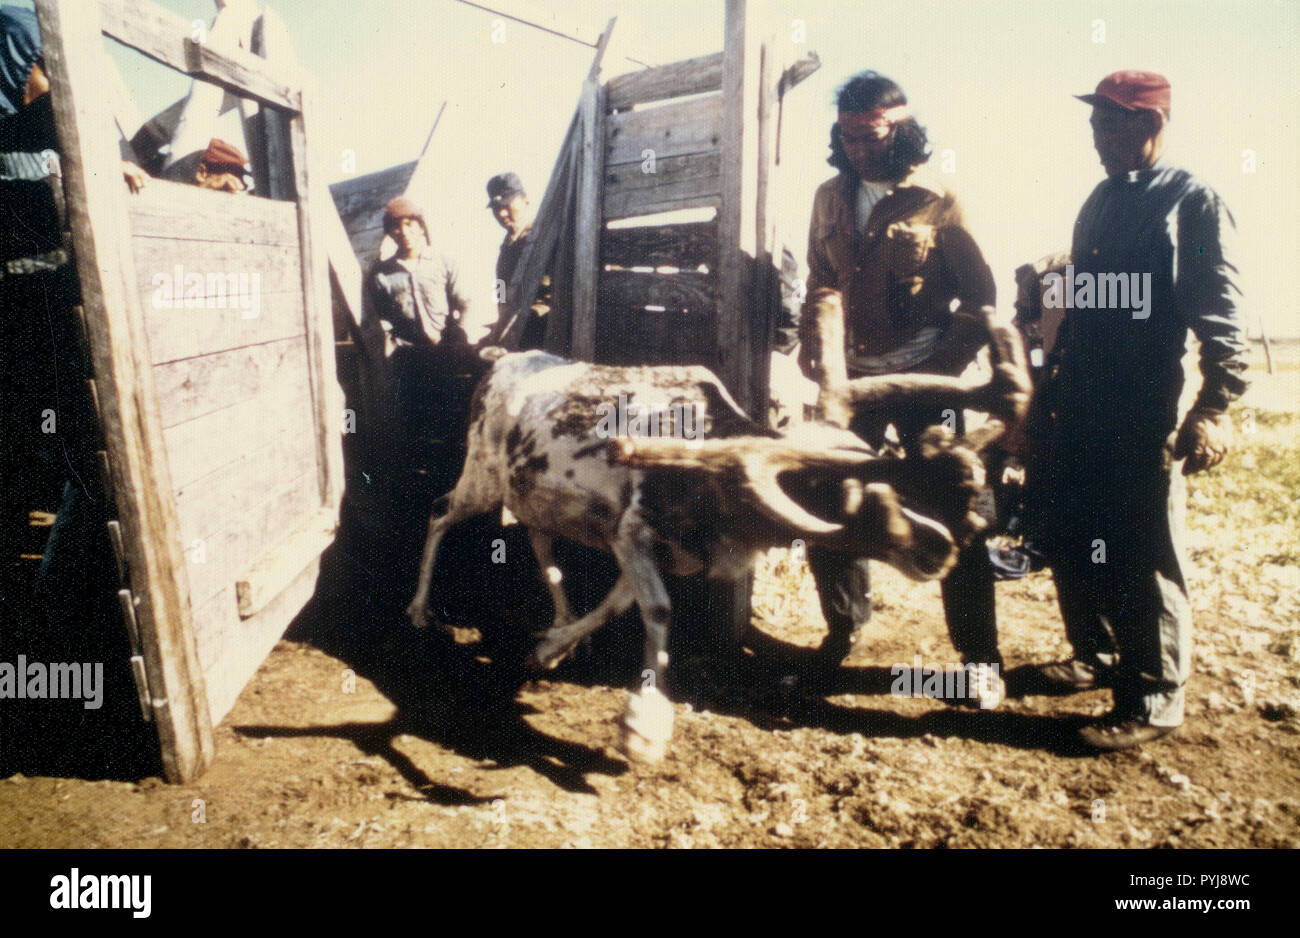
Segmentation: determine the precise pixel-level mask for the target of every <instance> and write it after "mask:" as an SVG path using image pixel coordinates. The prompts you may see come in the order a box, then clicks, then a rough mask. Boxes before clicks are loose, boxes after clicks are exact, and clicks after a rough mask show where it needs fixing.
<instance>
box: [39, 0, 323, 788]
mask: <svg viewBox="0 0 1300 938" xmlns="http://www.w3.org/2000/svg"><path fill="white" fill-rule="evenodd" d="M36 8H37V14H38V17H39V21H40V26H41V32H42V37H43V43H44V56H45V63H46V65H45V67H46V71H47V72H48V73H49V75H50V80H51V87H52V94H53V104H54V114H55V123H56V127H57V131H58V136H59V141H60V146H61V151H62V153H61V155H62V161H63V172H64V177H65V189H66V192H67V195H68V212H69V220H70V224H71V228H72V238H73V248H74V251H75V254H76V260H77V269H78V274H79V277H80V281H81V291H82V307H83V309H82V312H83V314H84V320H85V324H86V330H87V332H88V339H89V345H90V350H91V357H92V364H93V372H94V380H93V385H94V387H93V392H94V396H95V399H96V402H97V407H98V411H99V418H100V423H101V428H102V431H103V437H104V440H105V444H106V452H105V454H104V460H105V462H106V464H107V467H108V476H109V485H110V487H111V490H112V495H113V499H112V501H113V502H114V503H115V505H116V513H117V517H116V519H114V520H113V521H112V522H110V532H111V534H112V535H113V540H114V543H115V545H117V546H120V555H119V557H118V567H119V571H120V572H121V575H122V578H123V582H122V589H121V591H120V593H119V596H120V598H121V599H122V608H123V615H124V619H125V621H126V625H127V628H128V630H129V632H130V635H131V641H132V649H133V652H134V657H133V659H132V664H133V667H134V670H135V673H136V677H137V684H138V685H139V688H140V691H141V701H142V706H143V707H144V711H145V715H146V719H151V720H152V721H153V722H154V725H155V726H156V728H157V732H158V738H159V742H160V746H161V753H162V762H163V768H164V772H165V774H166V776H167V778H168V779H169V780H172V781H185V780H188V779H191V778H193V777H195V776H197V775H198V774H199V773H201V772H202V771H203V770H204V768H206V766H207V765H208V763H209V762H210V761H211V759H212V755H213V735H212V726H213V724H214V723H216V722H218V721H220V719H221V718H222V717H223V716H224V715H225V714H226V713H227V712H228V711H229V710H230V708H231V706H232V705H233V704H234V701H235V698H236V697H237V696H238V694H239V692H240V691H241V690H242V688H243V687H244V685H245V684H246V683H247V681H248V679H249V678H250V677H251V676H252V674H253V672H254V671H255V670H256V668H257V667H258V665H259V664H260V663H261V661H262V660H263V659H264V658H265V656H266V654H267V653H268V652H269V651H270V649H271V647H272V646H273V645H274V643H275V642H276V641H277V640H278V639H279V637H280V636H281V635H282V634H283V633H284V629H285V628H286V626H287V625H288V623H289V621H290V620H291V619H292V618H293V616H294V615H296V614H297V612H298V611H299V610H300V609H301V607H302V605H303V604H304V603H305V601H306V600H307V599H308V598H309V597H310V595H311V593H312V591H313V588H314V584H315V578H316V577H315V575H316V569H317V564H318V561H319V556H320V552H321V550H322V549H323V548H324V547H325V546H326V545H327V544H328V543H329V541H330V539H331V538H332V534H333V530H334V528H335V525H336V521H337V515H338V505H339V500H340V497H341V494H342V488H343V471H342V453H341V448H340V429H341V421H342V419H343V410H342V400H341V396H340V392H339V388H338V384H337V382H336V380H335V377H334V356H333V344H334V336H333V326H332V322H331V308H330V293H329V289H330V285H329V279H328V269H327V263H326V260H325V256H324V250H323V239H324V234H323V231H324V229H323V226H321V224H320V222H321V220H323V219H324V218H325V215H324V212H327V211H328V212H332V211H333V206H332V205H330V204H329V202H328V194H327V191H326V189H325V185H324V177H323V174H321V173H319V172H318V171H317V170H316V168H315V166H314V165H313V164H312V162H311V160H310V159H309V153H308V148H307V139H308V134H309V132H310V130H311V127H312V110H311V101H312V98H311V91H310V90H309V89H308V88H306V87H304V84H305V82H304V78H303V76H302V75H301V74H300V73H299V72H297V70H296V69H291V68H283V67H280V66H277V65H276V64H275V63H271V62H267V61H265V60H263V59H260V58H258V57H256V56H253V55H251V54H249V53H246V52H243V51H241V50H239V49H236V48H226V49H222V48H214V47H213V45H212V44H211V43H204V42H201V41H196V40H195V39H194V38H192V37H191V25H190V23H189V22H188V21H186V20H185V19H183V18H181V17H179V16H176V15H174V14H171V13H169V12H167V11H165V10H163V9H161V8H159V7H156V6H154V5H153V4H151V3H148V2H144V0H91V2H87V0H36ZM103 36H108V37H110V38H112V39H114V40H116V41H118V42H121V43H123V44H124V45H127V46H129V47H131V48H134V49H136V50H138V51H139V52H141V53H143V54H144V55H147V56H149V57H150V58H152V59H154V60H156V61H158V62H161V63H162V64H164V65H167V66H170V67H171V68H174V69H177V70H178V71H181V72H184V73H186V74H188V75H190V76H192V77H194V78H198V79H201V80H204V81H207V82H212V83H214V84H216V85H218V86H220V87H222V88H224V89H226V90H228V91H230V92H231V93H233V94H236V95H239V96H242V97H244V98H248V99H253V100H255V101H256V102H257V103H258V105H259V108H260V110H261V113H262V115H263V116H264V119H263V120H261V121H260V122H259V124H260V126H261V127H262V129H263V131H264V132H265V139H264V140H260V141H257V143H258V149H259V151H262V149H263V148H264V152H265V154H266V165H267V167H268V172H269V173H270V180H268V182H269V183H270V184H269V185H268V186H267V189H268V190H269V191H270V192H271V194H272V195H275V196H277V197H279V198H282V199H286V200H285V201H274V200H272V199H265V198H258V197H253V196H247V195H241V196H236V195H229V194H226V193H218V192H210V191H206V190H200V189H197V188H194V187H190V186H182V185H179V184H176V183H170V182H164V181H162V180H150V181H149V183H148V185H147V186H146V188H145V190H144V192H143V193H141V194H139V195H134V196H132V195H129V194H128V193H127V191H126V188H125V186H124V185H123V184H122V183H121V178H120V173H119V171H118V165H119V160H120V157H119V153H118V148H117V145H116V133H115V131H114V127H113V123H112V116H111V114H110V111H109V108H108V106H107V102H106V101H105V100H104V96H103V92H102V85H101V79H100V74H99V72H100V69H101V67H102V62H103V59H104V50H103V48H102V44H103V38H102V37H103ZM313 220H316V223H315V224H314V223H313ZM196 277H197V279H195V278H196ZM231 278H234V279H231ZM240 278H243V279H240ZM223 281H224V282H223ZM232 291H234V292H238V295H239V296H240V298H241V302H239V303H231V302H228V301H229V299H230V292H232ZM244 291H250V292H247V293H245V292H244ZM182 298H183V302H182V301H181V300H182Z"/></svg>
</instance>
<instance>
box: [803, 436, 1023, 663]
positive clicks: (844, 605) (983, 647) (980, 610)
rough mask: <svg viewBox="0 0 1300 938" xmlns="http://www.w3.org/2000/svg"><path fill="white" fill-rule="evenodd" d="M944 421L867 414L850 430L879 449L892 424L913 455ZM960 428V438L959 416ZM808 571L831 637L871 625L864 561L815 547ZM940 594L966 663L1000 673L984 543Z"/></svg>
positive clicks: (971, 550)
mask: <svg viewBox="0 0 1300 938" xmlns="http://www.w3.org/2000/svg"><path fill="white" fill-rule="evenodd" d="M942 422H943V414H942V413H941V412H932V411H917V412H914V413H911V414H905V415H896V416H895V417H894V418H893V419H886V418H883V417H881V416H880V415H877V414H864V415H862V416H860V417H858V418H855V419H854V421H853V423H852V424H850V427H849V428H850V429H851V430H852V431H853V432H854V433H856V434H857V435H858V436H860V437H862V439H864V440H866V441H867V442H868V443H870V444H871V445H872V446H875V447H877V448H879V447H880V446H882V445H883V443H884V436H885V430H886V428H887V427H888V425H889V424H890V423H893V424H894V428H895V430H896V431H897V433H898V438H899V442H900V443H901V444H902V445H903V447H904V448H905V449H906V450H907V451H909V452H913V451H915V449H916V447H917V439H918V438H919V437H920V435H921V433H922V432H923V431H924V430H925V429H926V428H927V427H930V426H933V425H934V424H938V423H942ZM957 424H958V425H957V427H956V430H957V432H958V433H960V432H962V430H963V427H962V426H961V415H960V414H958V415H957ZM808 567H809V569H811V570H812V575H813V579H814V581H816V583H817V594H818V597H819V598H820V599H821V607H822V615H823V616H825V618H826V627H827V629H828V630H829V631H830V633H831V634H844V633H847V632H852V631H854V630H855V629H858V628H860V627H861V626H863V625H865V624H866V623H867V621H868V620H869V619H870V618H871V574H870V571H869V569H868V561H867V560H866V558H862V557H852V556H849V555H848V554H844V553H841V552H839V551H834V550H829V549H827V548H823V547H817V546H813V547H809V548H808ZM940 592H941V594H942V597H943V613H944V619H945V620H946V621H947V623H948V635H949V637H950V638H951V640H952V644H953V647H954V648H955V649H957V653H958V654H960V655H961V657H962V661H963V662H969V663H983V664H996V665H998V666H999V668H1000V667H1001V666H1002V656H1001V654H1000V653H999V652H998V630H997V615H996V612H995V609H994V599H993V567H992V565H991V564H990V563H989V556H988V548H987V546H986V544H985V540H984V538H982V537H977V538H975V539H974V540H973V541H971V543H970V544H968V545H967V546H966V547H965V548H963V549H962V551H961V552H960V553H959V554H958V555H957V564H956V565H955V566H954V567H953V568H952V570H951V571H950V572H949V574H948V576H947V577H946V578H945V579H944V580H943V582H942V583H941V584H940Z"/></svg>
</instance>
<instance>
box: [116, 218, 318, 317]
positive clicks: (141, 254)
mask: <svg viewBox="0 0 1300 938" xmlns="http://www.w3.org/2000/svg"><path fill="white" fill-rule="evenodd" d="M131 247H132V249H133V251H134V254H135V269H136V274H137V275H138V276H139V285H140V298H141V300H142V301H143V303H144V306H145V308H146V310H148V315H150V316H155V315H162V314H164V313H166V312H174V313H178V314H182V315H183V314H184V313H185V312H187V311H189V310H188V309H187V301H189V300H190V298H191V297H192V298H193V301H194V304H195V308H198V304H197V301H198V300H199V299H200V298H201V299H203V300H205V301H207V300H216V301H220V300H221V299H222V298H223V297H224V298H225V299H226V306H227V308H228V307H229V306H231V305H232V304H233V305H236V306H238V307H239V308H240V309H241V311H247V312H248V313H249V318H250V319H256V318H257V316H258V315H260V312H259V310H260V306H261V300H262V297H263V295H264V294H275V293H299V294H301V292H302V268H301V267H300V265H301V263H302V259H301V257H300V251H299V248H298V246H297V245H296V244H292V245H289V244H234V243H231V242H229V241H165V240H163V239H162V238H133V239H131ZM195 274H198V275H199V277H201V278H202V284H201V286H200V281H199V280H198V279H196V278H195V277H194V275H195ZM178 290H179V291H180V295H179V297H178V295H177V293H178ZM210 305H216V306H217V307H218V308H220V303H219V302H217V303H215V304H213V303H208V302H204V303H203V304H202V306H204V307H206V306H210ZM254 314H256V315H254Z"/></svg>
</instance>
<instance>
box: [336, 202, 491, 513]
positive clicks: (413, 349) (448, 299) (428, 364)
mask: <svg viewBox="0 0 1300 938" xmlns="http://www.w3.org/2000/svg"><path fill="white" fill-rule="evenodd" d="M384 232H385V234H387V236H388V237H389V238H391V239H392V240H393V243H394V244H395V245H396V247H397V249H396V251H395V252H394V254H393V255H392V256H391V257H388V258H386V259H383V260H378V261H376V262H375V264H374V266H372V267H371V268H370V272H369V275H368V276H367V277H366V288H365V296H364V298H363V304H362V307H363V308H362V318H361V335H362V342H363V345H364V349H363V351H364V355H365V359H366V369H367V372H368V376H367V384H368V385H369V386H370V387H371V388H372V389H373V390H372V392H371V395H372V398H373V404H374V405H375V406H377V408H378V413H377V414H374V416H373V418H372V419H378V420H379V421H381V422H382V424H383V425H382V426H379V427H375V428H373V431H374V432H375V433H377V434H379V438H380V440H381V442H380V444H379V447H380V448H379V452H378V455H380V456H381V458H384V459H388V460H389V461H390V462H391V468H396V469H398V470H399V471H405V470H406V469H414V468H417V467H419V468H425V469H426V471H427V470H428V469H429V468H430V467H432V468H433V469H435V470H437V472H438V473H443V474H447V473H452V472H454V471H458V467H456V466H454V465H452V463H454V459H451V460H448V459H443V458H441V457H439V456H438V455H437V454H436V453H433V452H432V451H430V450H429V447H430V446H435V445H436V444H439V443H446V444H447V445H448V446H452V444H454V443H455V437H456V435H457V431H456V429H455V428H454V427H452V426H451V425H450V424H447V425H446V426H444V425H443V424H444V423H445V421H444V419H443V418H445V417H447V415H448V414H450V413H452V412H453V411H456V402H455V401H453V400H450V399H449V395H450V393H451V385H450V384H449V383H448V378H449V375H450V373H451V370H452V369H453V367H458V366H459V365H460V364H461V363H462V358H463V356H462V354H461V353H462V352H463V351H465V350H466V349H467V348H468V340H467V337H466V335H465V330H464V329H462V328H461V326H460V319H461V317H462V316H463V315H464V314H465V312H466V311H467V310H468V309H469V301H468V300H467V299H466V298H465V295H464V293H463V292H462V287H461V283H460V278H459V276H458V274H457V269H456V265H455V264H454V263H453V262H452V261H451V260H449V259H448V258H447V257H444V256H442V255H440V254H435V253H434V252H433V251H432V250H431V249H430V243H429V228H428V225H427V223H426V222H425V217H424V212H423V211H422V210H421V209H420V208H419V207H418V206H417V205H416V204H415V203H414V202H412V201H411V200H410V199H408V198H405V197H402V196H399V197H397V198H395V199H393V200H392V201H390V202H389V203H388V204H387V205H386V206H385V207H384ZM394 429H396V430H397V434H396V436H393V435H392V434H393V430H394ZM462 437H463V434H462ZM384 440H386V441H387V442H382V441H384ZM449 452H450V450H449ZM394 461H395V462H394ZM431 461H432V462H431ZM421 464H423V465H421ZM440 478H441V476H440ZM451 479H452V481H453V482H454V480H455V476H454V475H452V476H451ZM448 487H449V486H448Z"/></svg>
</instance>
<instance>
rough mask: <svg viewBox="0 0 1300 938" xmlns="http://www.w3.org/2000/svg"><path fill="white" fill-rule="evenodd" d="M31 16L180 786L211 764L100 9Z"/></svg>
mask: <svg viewBox="0 0 1300 938" xmlns="http://www.w3.org/2000/svg"><path fill="white" fill-rule="evenodd" d="M36 12H37V16H38V18H39V21H40V26H41V37H42V44H43V47H44V57H45V69H46V71H47V72H48V73H49V76H50V86H51V94H52V98H53V105H54V119H55V125H56V128H57V130H58V135H59V143H60V148H61V156H62V160H63V172H64V178H65V180H66V185H67V190H68V196H69V198H68V214H69V221H70V223H71V226H72V236H73V246H74V249H75V252H76V255H77V268H78V272H79V274H80V278H81V288H82V303H83V306H84V307H85V312H86V324H87V328H88V330H89V333H90V346H91V356H92V361H93V365H94V370H95V383H96V387H97V390H98V397H99V403H100V408H101V410H100V413H101V418H102V421H103V430H104V439H105V443H106V445H107V447H108V452H109V457H110V462H111V465H112V474H113V489H114V493H115V497H116V502H117V514H118V521H119V522H120V524H121V526H122V529H123V532H124V535H125V537H124V548H125V553H126V562H127V568H128V576H129V580H130V586H131V594H132V597H133V600H132V601H133V604H134V606H135V618H136V623H137V626H138V628H139V632H140V637H141V640H142V648H143V652H144V664H145V673H146V675H147V678H148V683H149V696H150V705H151V707H152V710H153V716H154V722H155V723H156V724H157V728H158V737H159V743H160V747H161V754H162V764H163V771H164V773H165V774H166V776H167V778H168V780H170V781H176V782H183V781H188V780H190V779H192V778H195V777H196V776H197V775H199V774H200V773H201V772H202V771H203V770H204V769H205V768H206V767H207V766H208V764H209V763H210V762H211V761H212V756H213V748H214V746H213V737H212V723H211V720H210V717H209V712H208V703H207V693H206V690H205V687H204V681H203V674H202V671H201V670H200V668H199V661H198V652H197V649H196V647H195V643H194V631H193V624H192V621H191V612H190V604H189V576H188V572H187V569H186V566H185V557H184V555H183V553H182V551H181V543H180V530H179V524H178V522H177V517H176V504H175V499H174V496H173V494H172V493H173V488H172V483H171V477H170V472H169V470H168V466H167V455H166V454H167V450H166V447H165V445H164V442H163V431H162V421H161V419H160V417H159V413H158V398H157V394H156V391H155V388H154V378H153V370H152V367H151V362H150V359H149V337H148V334H147V332H146V330H145V324H144V316H143V310H142V308H141V305H140V296H139V286H138V280H137V279H136V271H135V260H134V258H133V256H132V253H131V243H130V242H131V238H130V231H129V230H128V228H127V211H126V201H125V200H126V199H127V197H128V195H127V190H126V185H125V183H124V182H123V181H122V178H121V174H120V170H119V167H120V154H119V150H118V147H117V143H116V138H117V134H116V133H115V132H114V130H113V127H112V124H111V122H110V117H109V112H108V108H107V107H106V103H105V102H104V101H103V100H102V89H103V85H102V82H101V79H100V68H101V66H102V62H103V46H102V42H103V40H102V39H101V36H100V18H99V4H98V3H91V4H87V3H84V2H82V0H37V3H36Z"/></svg>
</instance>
